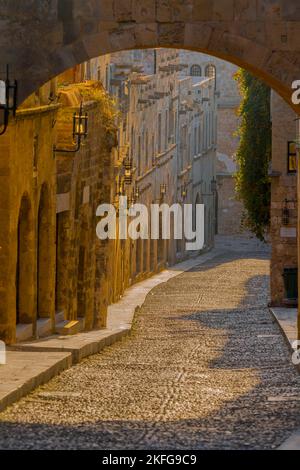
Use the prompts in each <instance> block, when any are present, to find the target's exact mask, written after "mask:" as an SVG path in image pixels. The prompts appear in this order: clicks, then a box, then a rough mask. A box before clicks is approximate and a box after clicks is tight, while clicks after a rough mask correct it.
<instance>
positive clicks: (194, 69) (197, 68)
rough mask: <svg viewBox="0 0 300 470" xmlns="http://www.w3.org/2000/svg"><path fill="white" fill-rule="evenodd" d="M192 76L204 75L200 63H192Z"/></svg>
mask: <svg viewBox="0 0 300 470" xmlns="http://www.w3.org/2000/svg"><path fill="white" fill-rule="evenodd" d="M190 73H191V77H201V75H202V70H201V67H200V65H196V64H195V65H192V67H191V71H190Z"/></svg>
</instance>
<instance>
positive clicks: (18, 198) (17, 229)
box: [0, 87, 57, 343]
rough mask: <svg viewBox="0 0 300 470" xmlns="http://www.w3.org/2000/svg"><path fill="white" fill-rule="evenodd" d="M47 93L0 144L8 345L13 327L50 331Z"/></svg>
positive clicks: (51, 191) (50, 109)
mask: <svg viewBox="0 0 300 470" xmlns="http://www.w3.org/2000/svg"><path fill="white" fill-rule="evenodd" d="M49 90H50V88H47V87H46V89H43V90H41V92H40V93H39V94H36V95H35V96H33V97H32V98H31V99H30V100H28V102H27V103H26V104H25V105H24V107H23V109H22V110H19V112H18V114H17V117H16V120H15V121H13V122H12V123H11V125H10V126H9V128H8V130H7V132H6V134H5V135H4V136H2V137H1V140H0V165H1V184H0V187H1V198H0V199H1V210H0V212H1V229H0V233H1V253H0V256H1V274H0V276H1V288H0V289H1V298H0V338H1V339H4V340H5V341H6V342H7V343H12V342H14V341H15V340H16V324H17V322H18V323H22V324H26V325H27V327H25V328H27V330H28V331H29V334H30V332H31V335H33V334H35V333H37V332H38V331H37V330H38V325H37V320H38V318H48V319H49V323H50V330H51V326H52V327H53V325H54V313H55V204H56V201H55V190H56V182H55V159H54V158H53V143H54V130H53V122H55V119H56V114H57V106H56V105H53V106H51V105H50V106H48V105H45V101H46V102H48V101H49V94H48V92H49ZM41 229H42V233H41ZM48 243H49V246H48ZM39 263H44V265H45V264H47V273H45V272H44V273H40V272H39V271H38V266H39ZM39 308H40V310H39ZM41 309H42V310H41Z"/></svg>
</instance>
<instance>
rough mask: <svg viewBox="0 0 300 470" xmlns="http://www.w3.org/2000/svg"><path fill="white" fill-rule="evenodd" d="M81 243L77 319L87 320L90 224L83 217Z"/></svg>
mask: <svg viewBox="0 0 300 470" xmlns="http://www.w3.org/2000/svg"><path fill="white" fill-rule="evenodd" d="M79 240H80V243H79V248H78V258H77V260H78V261H77V318H78V319H85V317H86V314H87V311H86V310H87V298H86V292H87V283H88V273H87V269H88V267H87V264H88V263H87V261H88V259H87V258H88V248H89V243H88V223H87V221H86V218H85V217H83V218H82V221H81V227H80V237H79Z"/></svg>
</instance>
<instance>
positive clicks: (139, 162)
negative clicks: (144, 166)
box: [138, 135, 142, 176]
mask: <svg viewBox="0 0 300 470" xmlns="http://www.w3.org/2000/svg"><path fill="white" fill-rule="evenodd" d="M138 142H139V143H138V175H139V176H140V174H141V157H142V156H141V153H142V142H141V136H140V135H139V140H138Z"/></svg>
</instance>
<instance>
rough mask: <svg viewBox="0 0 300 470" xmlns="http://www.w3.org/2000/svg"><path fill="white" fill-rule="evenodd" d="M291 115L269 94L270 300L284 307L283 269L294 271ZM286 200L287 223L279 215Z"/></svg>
mask: <svg viewBox="0 0 300 470" xmlns="http://www.w3.org/2000/svg"><path fill="white" fill-rule="evenodd" d="M295 117H296V116H295V113H294V112H293V111H292V110H291V109H290V108H289V107H288V106H287V105H286V103H285V102H284V101H283V100H282V99H281V98H280V97H279V96H278V95H276V93H273V94H272V123H273V124H272V127H273V131H272V132H273V137H272V145H273V151H272V169H271V175H272V201H271V232H270V236H271V244H272V260H271V300H272V304H273V305H284V304H285V303H286V302H285V297H286V295H285V289H284V280H283V270H284V268H295V267H297V176H296V175H295V174H287V149H288V141H293V140H295V138H296V126H295V122H294V120H295ZM286 199H287V200H288V203H287V207H288V209H289V214H290V218H289V222H288V224H287V225H284V224H283V221H282V211H283V209H284V208H285V200H286Z"/></svg>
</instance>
